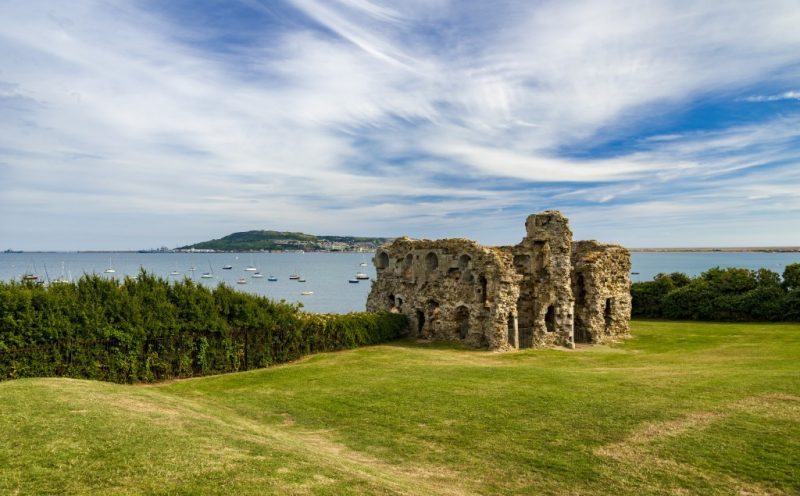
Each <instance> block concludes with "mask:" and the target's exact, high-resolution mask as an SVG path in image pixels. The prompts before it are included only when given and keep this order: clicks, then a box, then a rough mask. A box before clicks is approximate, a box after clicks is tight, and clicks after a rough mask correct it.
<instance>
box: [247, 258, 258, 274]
mask: <svg viewBox="0 0 800 496" xmlns="http://www.w3.org/2000/svg"><path fill="white" fill-rule="evenodd" d="M244 270H245V271H247V272H258V268H257V267H256V264H255V263H253V255H252V254H251V255H250V265H249V266H248V267H247V268H246V269H244Z"/></svg>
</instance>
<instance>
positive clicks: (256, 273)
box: [250, 272, 264, 279]
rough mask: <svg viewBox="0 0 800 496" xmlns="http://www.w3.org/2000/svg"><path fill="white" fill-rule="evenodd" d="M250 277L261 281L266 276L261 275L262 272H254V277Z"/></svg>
mask: <svg viewBox="0 0 800 496" xmlns="http://www.w3.org/2000/svg"><path fill="white" fill-rule="evenodd" d="M250 277H253V278H255V279H261V278H262V277H264V276H263V275H262V274H261V272H253V275H252V276H250Z"/></svg>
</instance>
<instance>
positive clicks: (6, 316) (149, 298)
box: [0, 272, 407, 383]
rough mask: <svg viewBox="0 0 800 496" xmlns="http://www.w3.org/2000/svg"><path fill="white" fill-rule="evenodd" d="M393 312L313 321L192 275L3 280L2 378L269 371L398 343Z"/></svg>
mask: <svg viewBox="0 0 800 496" xmlns="http://www.w3.org/2000/svg"><path fill="white" fill-rule="evenodd" d="M406 326H407V321H406V319H405V317H404V316H402V315H398V314H393V313H367V312H361V313H350V314H345V315H315V314H307V313H304V312H302V311H301V310H300V308H299V306H298V305H293V304H289V303H285V302H274V301H271V300H269V299H268V298H265V297H260V296H256V295H251V294H245V293H240V292H237V291H234V290H232V289H231V288H229V287H227V286H224V285H219V286H218V287H217V288H215V289H208V288H206V287H204V286H202V285H199V284H196V283H194V282H192V281H191V280H189V279H184V280H183V281H180V282H175V283H170V282H169V281H166V280H164V279H162V278H159V277H155V276H153V275H150V274H147V273H144V272H142V273H141V274H140V275H139V276H138V277H137V278H135V279H134V278H126V279H125V280H124V281H117V280H114V279H107V278H105V277H101V276H99V275H85V276H83V277H82V278H81V279H80V280H78V281H77V282H76V283H74V284H54V285H51V286H48V287H44V286H39V285H35V284H30V283H20V282H5V283H0V380H2V379H12V378H19V377H43V376H63V377H74V378H85V379H99V380H104V381H113V382H120V383H131V382H154V381H161V380H166V379H173V378H181V377H192V376H201V375H207V374H219V373H225V372H234V371H240V370H249V369H254V368H259V367H266V366H269V365H272V364H276V363H283V362H288V361H291V360H295V359H297V358H299V357H301V356H303V355H306V354H309V353H316V352H320V351H332V350H341V349H345V348H353V347H356V346H361V345H368V344H375V343H380V342H384V341H388V340H391V339H394V338H396V337H398V336H399V335H400V333H401V332H402V331H403V330H404V329H405V327H406Z"/></svg>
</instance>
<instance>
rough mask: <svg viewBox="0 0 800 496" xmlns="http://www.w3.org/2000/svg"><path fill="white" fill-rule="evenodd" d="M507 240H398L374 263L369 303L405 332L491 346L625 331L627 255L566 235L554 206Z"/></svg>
mask: <svg viewBox="0 0 800 496" xmlns="http://www.w3.org/2000/svg"><path fill="white" fill-rule="evenodd" d="M525 227H526V236H525V238H523V239H522V241H521V242H520V243H519V244H517V245H515V246H503V247H487V246H481V245H479V244H478V243H476V242H474V241H470V240H466V239H443V240H436V241H430V240H411V239H409V238H399V239H396V240H395V241H394V242H392V243H390V244H388V245H385V246H382V247H380V248H379V249H378V251H377V252H376V254H375V258H374V259H373V262H374V264H375V268H376V269H377V274H378V277H377V279H376V280H375V281H374V282H373V284H372V290H371V291H370V294H369V297H368V299H367V310H369V311H380V310H389V311H393V312H400V313H403V314H405V315H407V316H408V318H409V322H410V328H409V330H408V334H409V335H410V336H413V337H418V338H423V339H436V340H448V341H460V342H463V343H466V344H469V345H472V346H475V347H482V348H490V349H496V350H503V349H517V348H531V347H541V346H565V347H570V348H571V347H574V345H575V343H602V342H605V341H609V340H614V339H617V338H620V337H624V336H627V335H628V333H629V321H630V313H631V295H630V278H629V274H630V266H631V264H630V254H629V253H628V250H626V249H625V248H623V247H622V246H618V245H608V244H602V243H598V242H596V241H572V231H570V229H569V223H568V222H567V219H566V218H565V217H563V216H562V215H561V213H560V212H558V211H546V212H542V213H540V214H534V215H531V216H529V217H528V219H527V221H526V223H525Z"/></svg>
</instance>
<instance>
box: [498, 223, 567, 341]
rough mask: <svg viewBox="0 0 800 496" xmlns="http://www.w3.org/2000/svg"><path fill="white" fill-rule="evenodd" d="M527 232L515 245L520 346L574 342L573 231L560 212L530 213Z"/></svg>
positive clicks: (526, 225)
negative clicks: (520, 277)
mask: <svg viewBox="0 0 800 496" xmlns="http://www.w3.org/2000/svg"><path fill="white" fill-rule="evenodd" d="M525 229H526V236H525V238H523V240H522V241H521V242H520V243H519V244H518V245H516V246H514V247H512V248H511V252H512V253H513V257H514V267H515V270H516V271H517V272H518V273H519V274H520V275H521V276H522V281H521V283H520V298H519V301H518V302H517V312H518V315H519V324H518V325H519V342H518V345H517V346H518V347H519V348H530V347H531V346H547V345H560V346H571V343H572V318H573V317H572V311H573V309H572V307H573V299H572V286H571V279H570V273H571V261H570V250H571V244H572V231H570V229H569V223H568V221H567V219H566V218H565V217H563V216H562V215H561V213H560V212H556V211H546V212H542V213H540V214H534V215H531V216H529V217H528V219H527V221H526V222H525Z"/></svg>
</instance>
